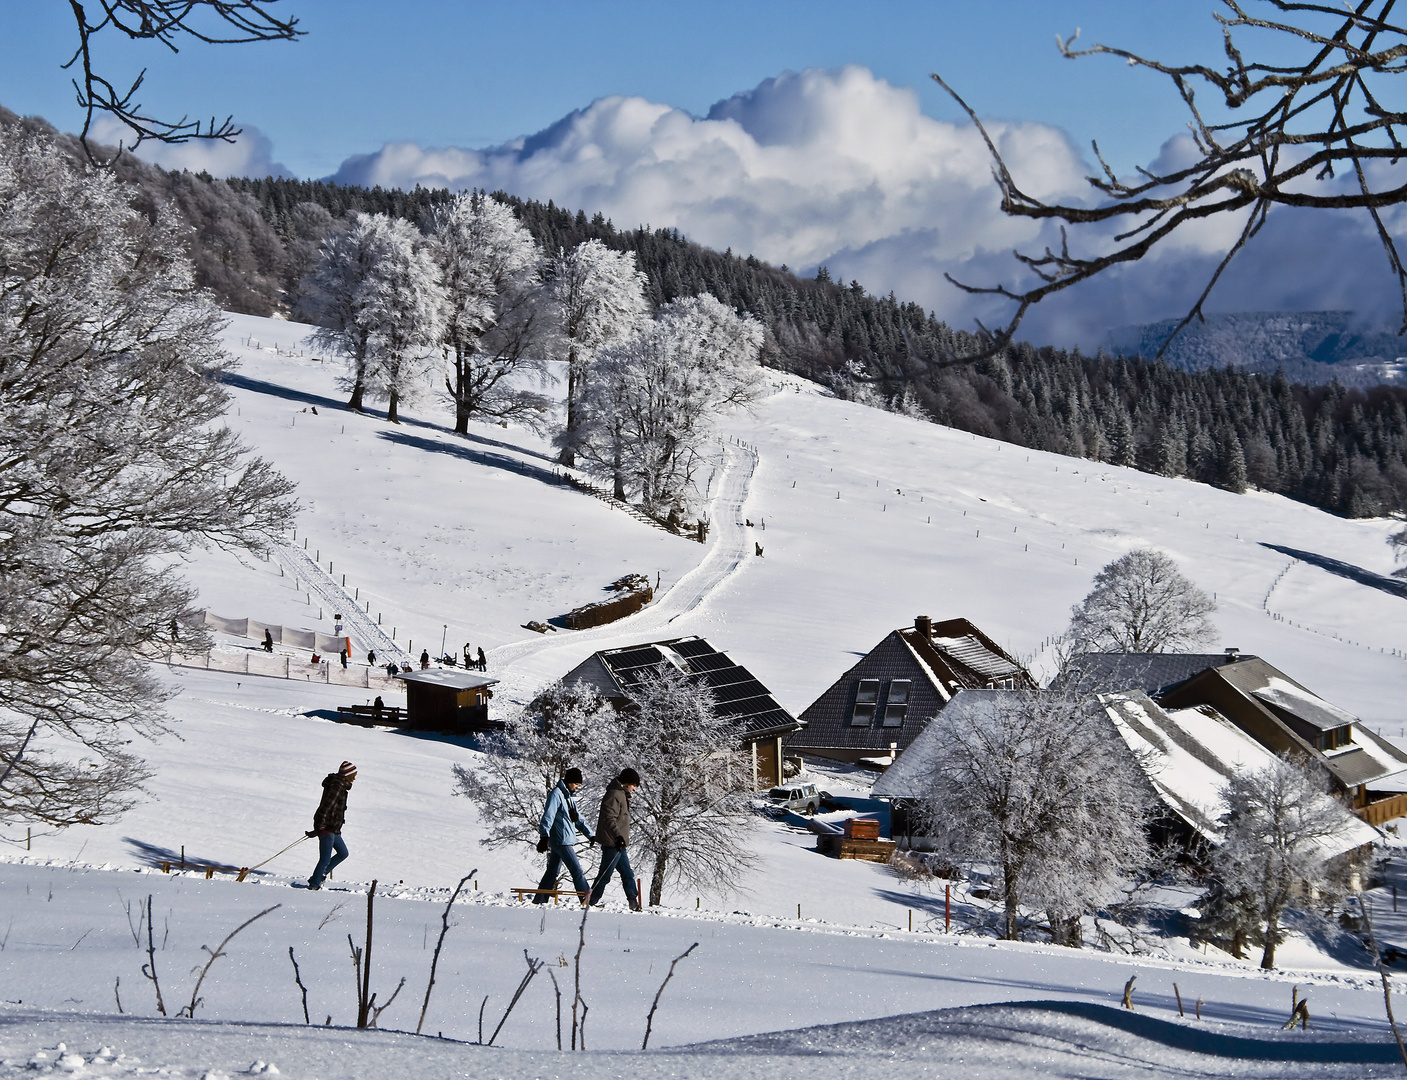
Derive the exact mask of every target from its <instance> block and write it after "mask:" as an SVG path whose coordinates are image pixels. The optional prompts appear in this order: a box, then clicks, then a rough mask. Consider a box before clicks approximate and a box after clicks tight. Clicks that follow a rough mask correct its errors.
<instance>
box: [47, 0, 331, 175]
mask: <svg viewBox="0 0 1407 1080" xmlns="http://www.w3.org/2000/svg"><path fill="white" fill-rule="evenodd" d="M276 3H278V0H96V2H93V0H85V2H83V3H80V2H79V0H69V7H70V8H71V9H72V11H73V18H74V22H75V23H76V24H77V30H78V48H77V50H76V51H75V52H74V54H73V56H72V57H71V58H70V59H69V61H68V63H66V64H65V65H64V67H65V68H72V67H73V66H74V65H75V64H77V65H78V71H79V73H80V74H79V77H77V78H75V79H74V80H73V89H74V91H75V93H77V95H78V105H79V107H80V108H82V109H83V110H84V119H83V131H82V132H81V133H80V135H79V139H80V140H81V141H82V143H83V149H84V150H85V151H86V152H87V154H88V159H89V160H90V161H92V162H93V163H94V164H98V162H97V160H96V159H95V158H94V157H93V148H92V147H91V146H90V145H89V144H88V132H89V130H90V129H91V128H92V126H93V115H94V114H95V113H107V114H108V115H109V116H111V117H113V119H115V120H118V121H120V122H121V123H122V124H124V125H125V126H126V127H127V128H128V129H129V130H130V131H131V132H132V134H133V136H134V138H133V139H132V141H131V142H130V143H129V144H126V147H125V148H126V149H129V150H135V149H136V148H137V147H138V146H140V145H141V144H142V143H144V142H147V141H153V142H163V143H183V142H188V141H190V140H191V139H220V140H222V141H224V142H234V140H235V138H236V136H238V135H239V134H240V133H241V129H240V128H237V127H235V125H234V117H233V116H227V117H226V118H225V121H224V123H222V124H220V125H219V126H216V124H215V118H214V117H213V116H212V117H211V118H210V122H209V123H208V124H207V125H205V127H204V129H202V127H201V123H200V121H199V120H189V119H187V118H186V117H184V116H182V117H181V118H180V119H179V120H161V119H158V118H157V117H154V116H150V115H147V114H146V113H145V112H144V109H143V106H142V104H141V103H140V102H138V101H135V100H134V99H135V97H136V94H137V91H138V90H139V89H141V85H142V81H143V80H144V79H145V78H146V74H147V72H146V69H145V68H143V69H142V71H141V73H140V74H138V75H137V77H136V79H134V80H133V82H132V85H131V86H130V87H128V88H127V90H126V91H125V92H122V91H119V90H118V89H117V87H115V86H114V85H113V84H112V83H111V82H110V81H109V80H108V79H107V78H106V77H105V76H104V75H103V74H102V72H101V70H100V65H99V64H98V63H97V62H96V61H95V60H94V57H93V45H94V39H95V38H97V36H98V35H99V34H101V33H102V32H103V31H104V30H107V29H109V28H111V29H113V30H116V31H118V32H119V33H121V34H123V35H125V36H126V37H127V38H129V39H130V40H132V41H159V42H161V44H163V45H165V46H166V47H167V48H168V49H170V50H171V51H172V52H179V51H180V48H179V47H178V46H177V44H176V42H177V41H179V40H182V39H184V38H189V39H190V40H193V41H200V42H204V43H206V44H208V45H239V44H244V43H247V42H251V41H292V40H294V39H295V38H297V37H299V36H300V35H302V33H303V31H302V30H299V29H297V25H298V20H297V19H280V18H279V17H278V16H276V15H274V14H273V13H272V11H271V10H270V9H271V8H272V7H273V6H274V4H276ZM122 149H123V147H122V146H119V148H118V152H119V153H121V151H122Z"/></svg>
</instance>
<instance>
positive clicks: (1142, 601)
mask: <svg viewBox="0 0 1407 1080" xmlns="http://www.w3.org/2000/svg"><path fill="white" fill-rule="evenodd" d="M1215 610H1216V604H1215V603H1214V602H1213V600H1212V598H1211V597H1210V596H1208V595H1207V594H1206V593H1204V592H1203V591H1202V590H1201V589H1199V588H1198V587H1197V586H1196V585H1194V584H1193V583H1192V582H1191V581H1189V580H1188V579H1187V578H1186V577H1184V576H1183V575H1182V573H1181V572H1180V571H1179V570H1178V568H1177V564H1176V563H1175V562H1173V561H1172V559H1170V558H1168V556H1166V555H1164V554H1163V553H1162V552H1160V551H1154V550H1153V549H1151V548H1135V549H1134V550H1133V551H1130V552H1129V553H1128V554H1127V555H1124V556H1121V557H1120V558H1117V559H1115V560H1114V561H1113V562H1111V563H1109V564H1108V565H1107V566H1105V567H1104V569H1102V570H1100V571H1099V573H1098V574H1096V575H1095V577H1094V588H1093V589H1091V590H1090V593H1089V595H1088V596H1086V597H1085V598H1084V599H1083V600H1082V601H1080V603H1079V604H1078V605H1076V606H1075V607H1074V608H1072V609H1071V618H1070V628H1069V630H1068V631H1067V632H1066V634H1067V639H1068V641H1069V642H1070V644H1071V647H1072V648H1073V649H1074V650H1075V651H1076V652H1144V653H1155V652H1174V651H1176V650H1178V649H1185V648H1188V647H1190V646H1192V645H1199V644H1203V643H1205V642H1209V641H1214V640H1216V636H1217V630H1216V627H1215V626H1214V625H1213V624H1212V622H1211V620H1210V619H1208V618H1207V616H1208V615H1209V614H1210V613H1211V612H1213V611H1215Z"/></svg>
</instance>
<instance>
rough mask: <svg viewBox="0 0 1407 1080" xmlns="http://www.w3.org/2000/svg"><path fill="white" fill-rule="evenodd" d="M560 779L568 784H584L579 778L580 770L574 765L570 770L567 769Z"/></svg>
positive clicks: (580, 777)
mask: <svg viewBox="0 0 1407 1080" xmlns="http://www.w3.org/2000/svg"><path fill="white" fill-rule="evenodd" d="M562 779H563V780H564V781H565V782H566V783H568V784H582V783H585V781H584V780H583V779H582V776H581V770H580V769H578V768H577V767H576V766H575V765H573V766H572V767H571V768H570V769H568V770H567V771H566V772H564V773H563V774H562Z"/></svg>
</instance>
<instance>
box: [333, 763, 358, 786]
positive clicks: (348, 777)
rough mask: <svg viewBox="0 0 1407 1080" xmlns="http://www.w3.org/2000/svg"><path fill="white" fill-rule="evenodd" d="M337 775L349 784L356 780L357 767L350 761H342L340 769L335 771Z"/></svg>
mask: <svg viewBox="0 0 1407 1080" xmlns="http://www.w3.org/2000/svg"><path fill="white" fill-rule="evenodd" d="M337 775H338V776H340V777H341V778H342V779H343V780H345V781H347V783H349V784H350V783H351V782H352V781H353V780H355V779H356V778H357V767H356V766H355V765H353V764H352V763H351V762H350V761H344V762H342V767H341V768H339V769H338V770H337Z"/></svg>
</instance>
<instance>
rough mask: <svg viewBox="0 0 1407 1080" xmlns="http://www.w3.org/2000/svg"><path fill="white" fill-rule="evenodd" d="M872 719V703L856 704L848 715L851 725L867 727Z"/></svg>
mask: <svg viewBox="0 0 1407 1080" xmlns="http://www.w3.org/2000/svg"><path fill="white" fill-rule="evenodd" d="M873 721H874V706H873V705H856V706H855V711H854V712H853V713H851V715H850V726H851V727H868V726H869V725H870V724H871V723H872V722H873Z"/></svg>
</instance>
